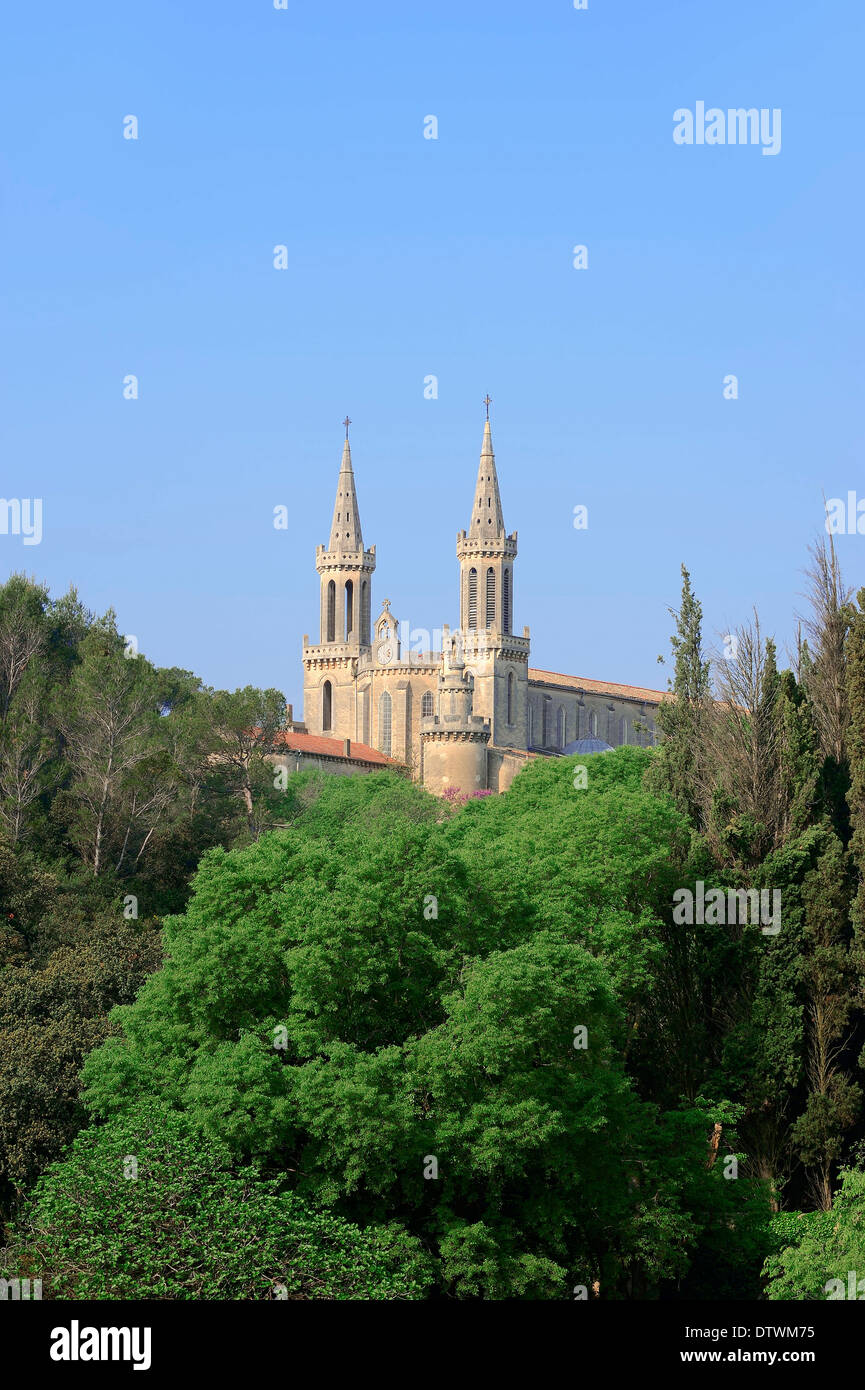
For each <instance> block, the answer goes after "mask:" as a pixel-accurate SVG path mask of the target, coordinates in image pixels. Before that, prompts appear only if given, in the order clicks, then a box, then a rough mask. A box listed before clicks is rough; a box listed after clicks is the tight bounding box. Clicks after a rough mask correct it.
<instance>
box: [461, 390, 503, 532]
mask: <svg viewBox="0 0 865 1390" xmlns="http://www.w3.org/2000/svg"><path fill="white" fill-rule="evenodd" d="M484 405H485V406H486V408H487V418H486V420H485V422H484V441H483V444H482V445H481V461H480V464H479V466H478V480H477V484H476V485H475V502H474V507H473V508H472V519H471V524H470V526H469V539H471V540H477V539H479V538H480V539H485V538H488V537H490V538H491V537H493V536H503V535H504V534H505V522H504V517H503V516H502V499H501V497H500V496H499V480H498V477H497V476H496V459H495V454H494V453H493V437H492V434H491V433H490V418H489V413H490V400H489V396H487V398H486V400H485V401H484Z"/></svg>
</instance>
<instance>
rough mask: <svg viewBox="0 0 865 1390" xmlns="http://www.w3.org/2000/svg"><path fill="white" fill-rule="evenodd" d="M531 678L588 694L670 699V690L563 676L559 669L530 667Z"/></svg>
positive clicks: (656, 700)
mask: <svg viewBox="0 0 865 1390" xmlns="http://www.w3.org/2000/svg"><path fill="white" fill-rule="evenodd" d="M529 680H530V681H534V682H535V683H536V684H542V685H564V686H567V687H568V689H570V690H585V692H586V694H587V695H612V696H614V697H617V698H618V699H620V700H640V701H645V702H646V703H647V704H650V705H659V704H660V703H661V701H662V700H669V698H670V692H669V691H668V690H649V689H646V688H644V687H643V686H640V685H617V684H616V683H615V682H613V681H592V680H587V679H586V678H584V677H583V676H563V675H560V674H559V672H558V671H539V670H538V669H537V668H536V667H533V666H530V667H529Z"/></svg>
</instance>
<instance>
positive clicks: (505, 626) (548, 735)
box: [302, 420, 665, 793]
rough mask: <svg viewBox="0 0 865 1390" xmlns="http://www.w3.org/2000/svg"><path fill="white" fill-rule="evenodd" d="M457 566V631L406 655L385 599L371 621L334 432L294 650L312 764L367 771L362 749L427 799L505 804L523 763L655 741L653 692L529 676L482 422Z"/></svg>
mask: <svg viewBox="0 0 865 1390" xmlns="http://www.w3.org/2000/svg"><path fill="white" fill-rule="evenodd" d="M456 554H457V561H458V564H459V622H458V623H457V624H456V625H455V626H454V627H453V628H451V627H448V626H444V627H442V628H441V650H440V651H417V650H415V649H414V645H412V647H411V648H410V649H407V648H406V644H405V643H404V642H403V641H402V635H401V632H400V624H399V621H398V619H397V617H396V615H395V614H394V613H393V612H391V608H390V602H389V600H385V601H384V603H383V605H382V607H381V609H380V611H379V612H378V614H377V616H375V617H373V613H374V604H373V596H372V586H373V575H374V572H375V567H376V552H375V546H374V545H373V546H370V548H369V549H366V547H365V546H364V542H363V533H362V531H361V523H360V512H359V509H358V502H357V491H356V488H355V479H354V472H353V469H352V462H351V449H350V446H349V441H348V422H346V439H345V446H344V448H343V454H342V464H341V467H340V472H339V478H338V480H337V485H336V501H335V502H334V508H333V522H332V525H331V529H330V540H329V542H328V545H327V546H326V547H325V546H323V545H320V546H318V548H317V550H316V555H315V567H316V570H317V571H318V575H319V590H320V594H319V619H318V636H317V640H316V641H313V642H310V639H309V636H308V635H307V636H305V637H304V639H303V671H304V680H303V708H304V721H303V726H302V727H303V733H304V735H306V736H308V737H309V741H310V744H311V743H312V738H313V736H314V737H315V745H316V749H317V751H318V752H321V750H322V749H325V748H327V747H328V742H329V741H331V740H332V741H333V744H332V746H333V748H334V749H335V750H339V751H340V753H341V752H342V751H343V750H344V751H345V756H346V759H348V758H349V757H350V750H351V748H352V744H360V745H361V746H362V748H363V750H364V754H361V756H366V758H367V760H368V762H370V763H372V762H373V761H374V760H375V753H374V751H373V750H375V751H376V752H377V753H378V755H379V756H381V757H382V760H383V759H384V758H390V759H392V760H394V761H396V762H398V763H401V764H404V765H406V766H407V767H408V768H409V770H410V772H411V775H412V776H413V777H415V778H416V779H417V780H418V781H422V782H423V783H424V785H425V786H426V787H428V788H429V790H430V791H433V792H438V793H442V792H445V791H447V790H448V789H451V788H453V789H454V790H456V791H458V792H462V793H470V792H474V791H484V790H492V791H504V790H505V789H506V788H507V787H508V786H510V783H511V782H512V780H513V778H514V776H515V775H516V773H517V772H519V770H520V769H521V768H522V767H524V766H525V762H526V759H527V758H529V757H531V756H537V755H546V756H555V755H561V754H562V753H570V752H577V751H583V752H590V751H595V749H602V748H606V747H611V748H612V747H616V746H617V745H619V744H622V743H641V744H651V743H653V742H654V738H655V715H656V711H657V708H658V705H659V704H660V702H661V700H662V699H664V698H665V697H664V695H663V693H662V692H660V691H657V690H643V689H639V688H637V687H634V686H627V685H616V684H610V683H607V682H604V681H596V680H587V679H584V678H580V677H576V676H567V675H559V674H557V673H555V672H552V671H541V670H538V669H536V668H534V667H532V666H530V665H529V658H530V638H529V629H528V628H527V627H524V628H523V629H522V630H521V632H519V633H517V632H515V631H514V627H513V613H514V599H515V593H516V559H517V533H516V531H512V532H510V533H508V532H507V531H506V529H505V523H504V517H503V513H502V503H501V495H500V492H499V482H498V477H497V474H496V462H495V457H494V455H493V445H492V436H491V433H490V424H489V420H487V421H486V424H485V427H484V437H483V444H482V446H481V456H480V464H479V467H478V474H477V482H476V484H475V493H474V502H473V504H472V511H471V518H470V521H469V526H468V530H467V531H465V530H463V531H459V532H458V533H457V545H456ZM325 740H327V741H328V742H325ZM339 740H342V746H341V747H340V744H339V742H338V741H339ZM574 745H576V747H575V746H574ZM356 752H357V753H358V754H360V749H358V750H356Z"/></svg>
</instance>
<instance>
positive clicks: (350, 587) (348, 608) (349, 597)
mask: <svg viewBox="0 0 865 1390" xmlns="http://www.w3.org/2000/svg"><path fill="white" fill-rule="evenodd" d="M353 631H354V584H353V583H352V582H351V580H350V579H347V580H346V581H345V640H346V642H347V641H348V640H349V638H350V637H351V634H352V632H353Z"/></svg>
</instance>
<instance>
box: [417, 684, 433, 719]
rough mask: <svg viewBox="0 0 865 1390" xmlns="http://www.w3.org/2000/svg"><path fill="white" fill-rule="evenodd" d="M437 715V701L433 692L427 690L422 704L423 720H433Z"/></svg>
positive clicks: (421, 714) (421, 713)
mask: <svg viewBox="0 0 865 1390" xmlns="http://www.w3.org/2000/svg"><path fill="white" fill-rule="evenodd" d="M434 714H435V700H434V699H433V693H432V691H431V690H425V691H424V693H423V697H422V699H421V702H420V717H421V719H432V717H433V715H434Z"/></svg>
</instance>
